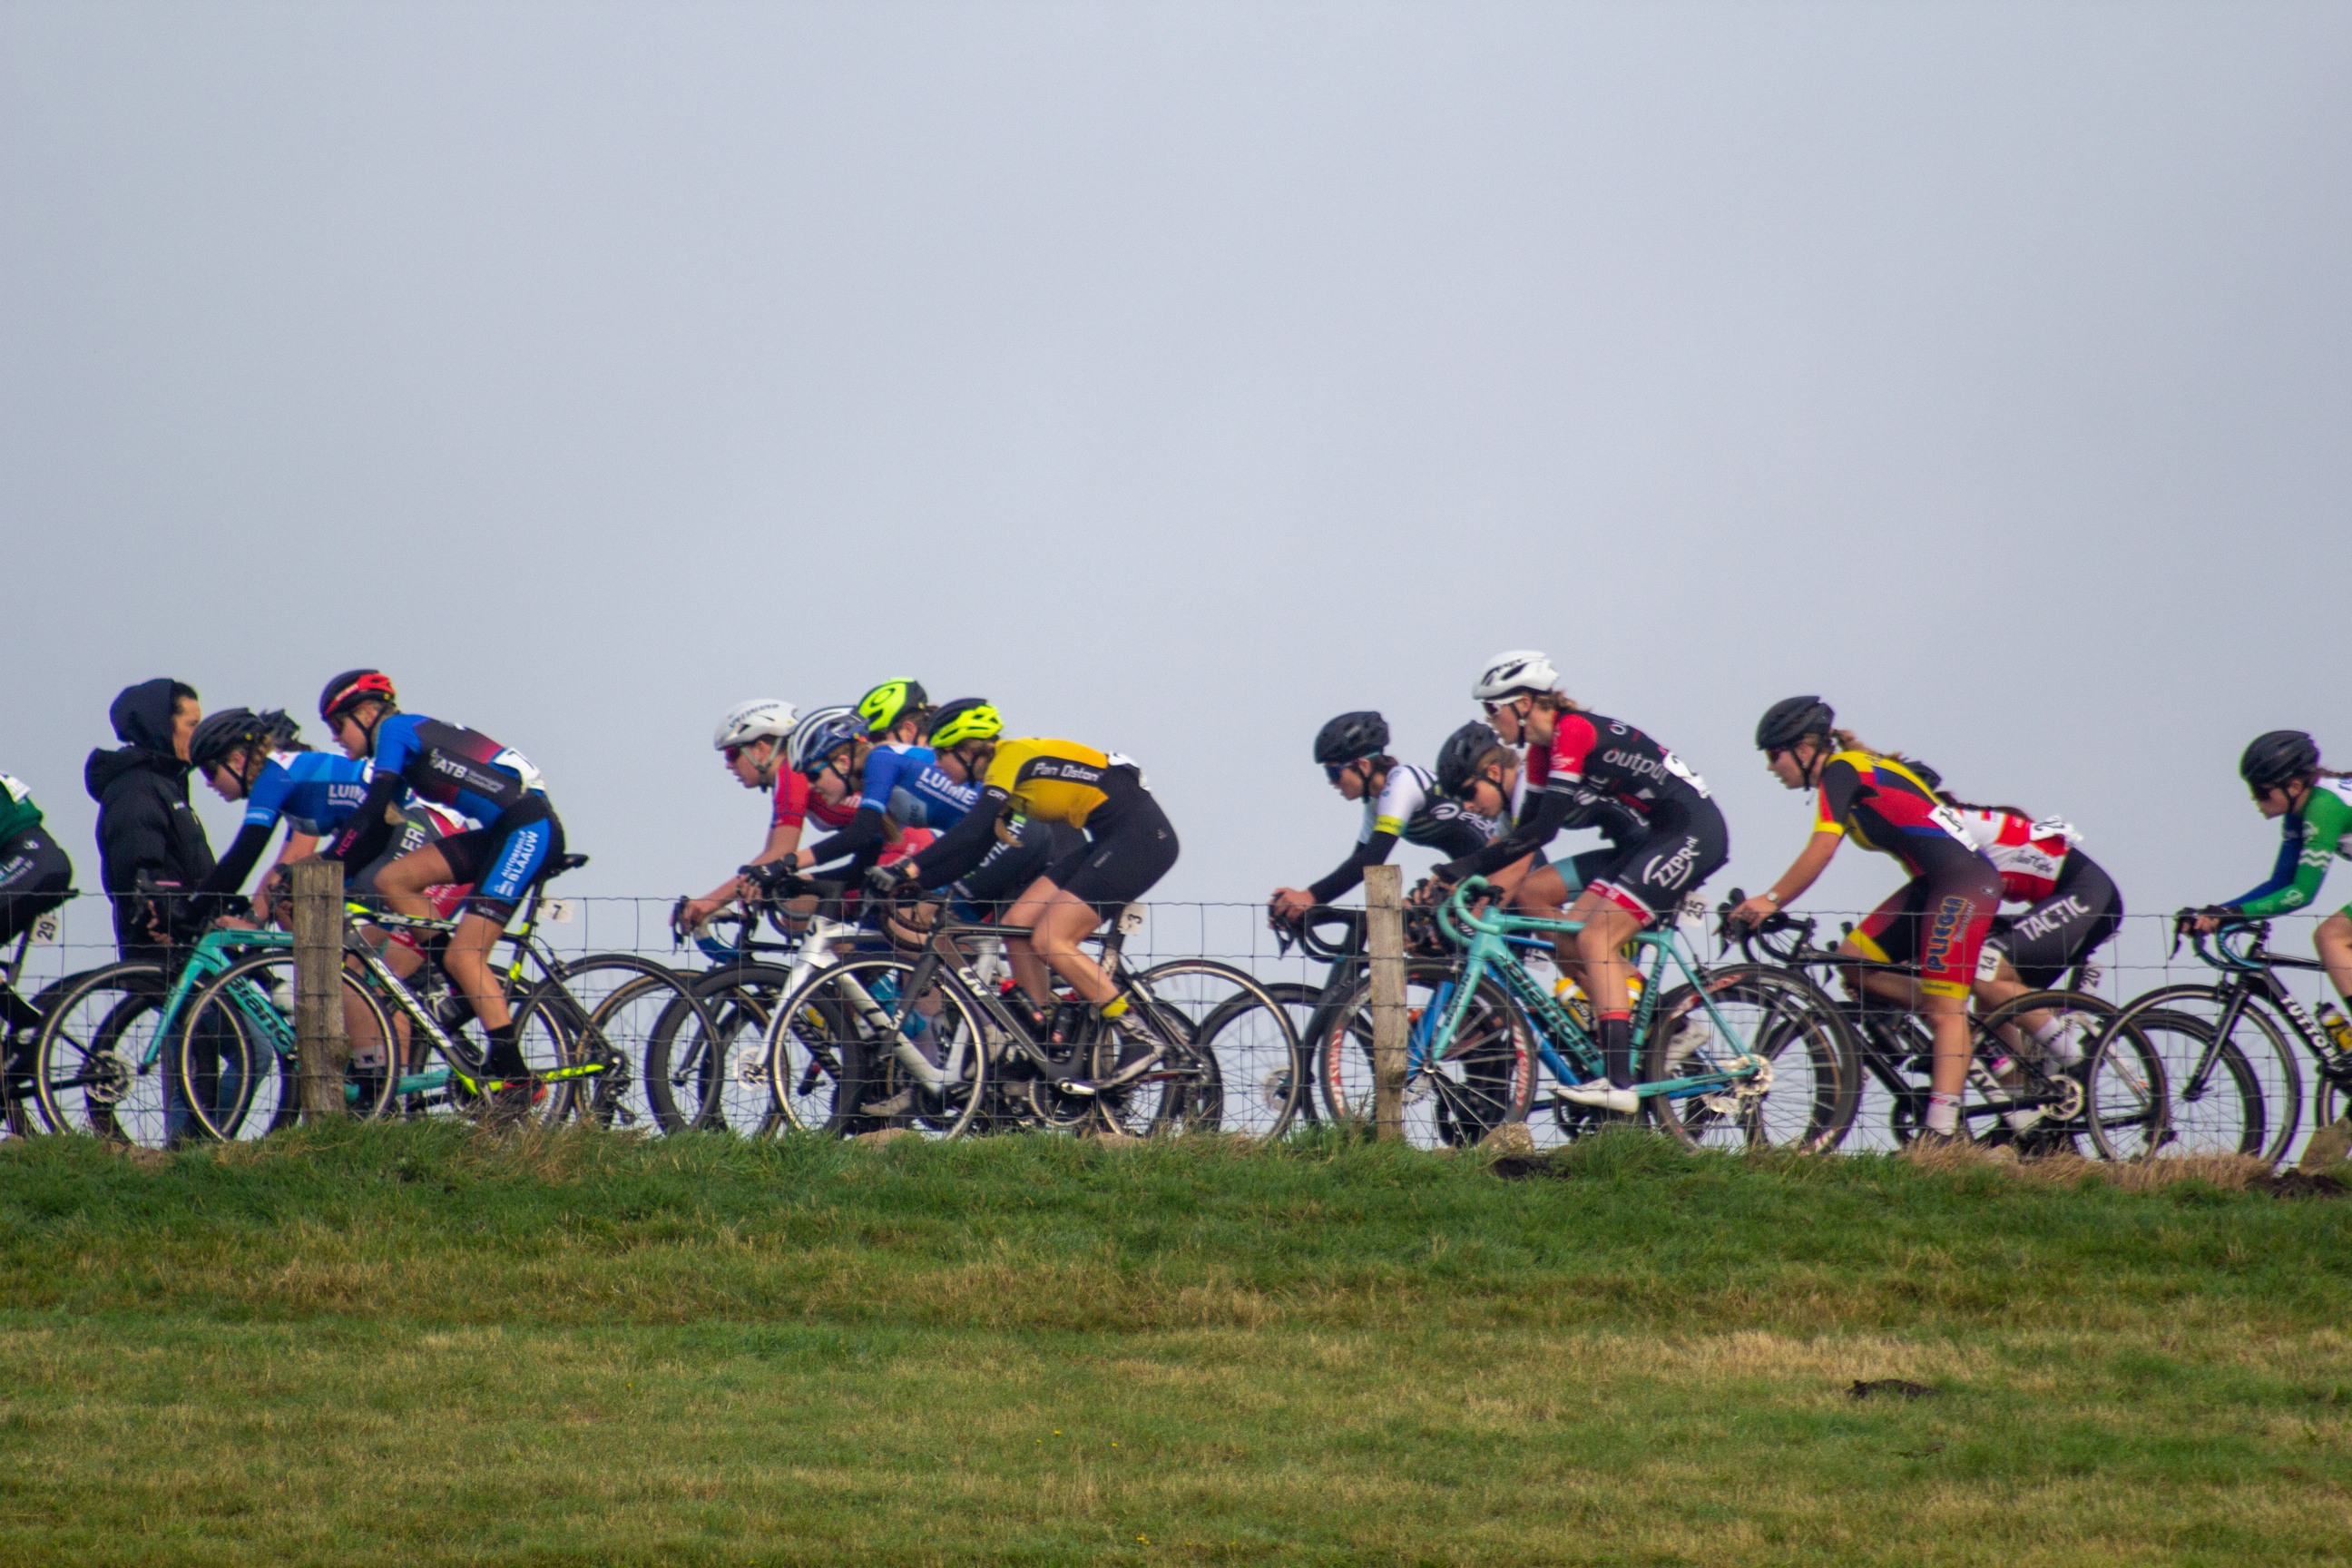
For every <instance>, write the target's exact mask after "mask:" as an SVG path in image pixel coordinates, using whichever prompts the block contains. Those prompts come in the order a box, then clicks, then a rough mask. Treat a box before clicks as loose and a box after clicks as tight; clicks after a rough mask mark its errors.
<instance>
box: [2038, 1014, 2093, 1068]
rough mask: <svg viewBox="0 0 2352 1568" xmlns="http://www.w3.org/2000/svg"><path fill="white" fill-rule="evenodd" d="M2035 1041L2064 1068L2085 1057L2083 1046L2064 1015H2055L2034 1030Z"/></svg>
mask: <svg viewBox="0 0 2352 1568" xmlns="http://www.w3.org/2000/svg"><path fill="white" fill-rule="evenodd" d="M2033 1043H2034V1044H2035V1045H2037V1046H2040V1047H2042V1051H2043V1052H2044V1053H2045V1054H2046V1055H2047V1056H2048V1057H2049V1058H2050V1059H2051V1060H2052V1061H2053V1062H2056V1063H2057V1064H2058V1065H2059V1066H2060V1067H2062V1068H2070V1067H2073V1066H2074V1064H2075V1063H2076V1062H2079V1061H2081V1060H2082V1059H2083V1047H2081V1045H2079V1044H2078V1043H2077V1042H2076V1038H2075V1035H2074V1030H2072V1029H2069V1028H2068V1027H2067V1026H2066V1020H2065V1019H2064V1018H2063V1017H2053V1018H2052V1019H2051V1020H2050V1021H2049V1022H2048V1023H2046V1024H2044V1025H2042V1027H2040V1028H2038V1029H2036V1030H2034V1031H2033Z"/></svg>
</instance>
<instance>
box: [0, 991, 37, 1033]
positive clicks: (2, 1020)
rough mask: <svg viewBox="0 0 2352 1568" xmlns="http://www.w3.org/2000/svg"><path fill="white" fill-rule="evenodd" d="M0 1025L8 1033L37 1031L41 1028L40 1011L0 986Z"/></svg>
mask: <svg viewBox="0 0 2352 1568" xmlns="http://www.w3.org/2000/svg"><path fill="white" fill-rule="evenodd" d="M0 1025H5V1026H7V1031H8V1032H10V1033H14V1032H15V1031H16V1030H18V1029H37V1028H39V1027H40V1026H41V1010H40V1009H39V1008H38V1007H36V1006H34V1005H32V1004H31V1003H30V1002H27V1001H26V1000H25V999H24V998H23V997H22V996H19V995H17V994H16V993H15V992H14V991H11V990H9V989H8V988H7V987H6V986H5V985H0Z"/></svg>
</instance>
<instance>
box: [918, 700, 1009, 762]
mask: <svg viewBox="0 0 2352 1568" xmlns="http://www.w3.org/2000/svg"><path fill="white" fill-rule="evenodd" d="M1003 733H1004V715H1003V714H1002V713H999V712H998V711H997V710H996V708H995V705H994V704H993V703H992V702H990V701H989V700H988V699H987V698H985V697H960V698H958V699H956V700H954V701H953V702H950V703H949V704H948V705H947V706H946V707H944V708H942V709H940V710H939V711H938V712H937V713H934V714H932V715H931V730H930V733H929V734H928V735H926V736H924V737H923V743H924V744H925V745H928V746H929V747H930V748H931V750H933V751H935V752H944V751H946V750H947V749H948V748H949V747H950V746H957V745H961V744H962V743H963V742H966V741H993V740H994V739H996V737H997V736H999V735H1002V734H1003Z"/></svg>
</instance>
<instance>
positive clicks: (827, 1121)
mask: <svg viewBox="0 0 2352 1568" xmlns="http://www.w3.org/2000/svg"><path fill="white" fill-rule="evenodd" d="M917 967H918V966H917V965H916V964H914V963H909V962H908V961H907V960H905V959H899V958H878V957H877V958H853V959H849V960H845V962H843V963H836V964H833V965H831V966H829V967H827V968H824V969H820V970H817V971H815V972H814V973H811V974H810V975H809V976H808V977H807V978H805V979H804V980H803V981H802V982H801V983H800V984H798V985H797V986H795V987H793V990H792V991H791V993H790V994H787V995H786V996H785V997H784V998H783V1000H782V1001H781V1002H779V1003H777V1004H776V1010H775V1016H773V1017H772V1018H770V1019H769V1021H768V1035H767V1038H768V1071H769V1074H770V1081H771V1082H772V1083H773V1084H774V1085H775V1097H776V1102H777V1104H778V1105H779V1107H780V1108H781V1109H782V1111H783V1113H784V1118H785V1122H786V1125H787V1126H789V1127H790V1128H792V1129H793V1130H796V1131H810V1132H816V1131H824V1132H829V1133H832V1134H834V1135H835V1136H836V1137H838V1136H842V1135H845V1134H846V1133H849V1132H853V1131H862V1130H865V1129H868V1128H871V1129H873V1130H876V1131H880V1130H882V1129H886V1128H905V1129H908V1130H909V1131H917V1132H920V1133H922V1134H924V1135H925V1136H926V1137H934V1138H955V1137H959V1136H961V1135H962V1134H963V1133H964V1132H966V1131H970V1130H971V1127H972V1125H973V1120H974V1118H975V1117H976V1116H978V1115H979V1114H980V1112H981V1111H982V1109H983V1108H984V1107H985V1106H986V1104H987V1102H988V1100H989V1092H988V1091H989V1084H990V1080H991V1079H992V1077H993V1076H994V1064H993V1063H992V1061H991V1060H990V1058H989V1051H988V1047H987V1043H986V1041H987V1030H986V1029H984V1028H983V1027H982V1017H981V1016H980V1014H979V1012H978V1011H977V1010H976V1009H975V1008H974V1007H973V1006H972V1005H971V1002H970V1000H969V999H968V998H966V997H965V996H964V995H963V994H962V992H961V989H959V988H958V986H957V984H955V982H954V979H953V976H952V974H951V973H950V971H948V970H945V969H943V968H940V967H939V966H937V965H931V966H928V967H929V974H930V976H931V978H930V979H929V980H928V981H926V982H924V983H923V984H922V986H921V988H920V990H919V992H914V991H912V987H913V986H914V985H915V976H916V969H917ZM917 1063H919V1064H920V1066H919V1067H918V1066H917V1065H916V1064H917ZM927 1079H928V1080H929V1081H928V1082H927V1081H925V1080H927ZM820 1105H822V1106H823V1107H824V1118H823V1120H821V1121H820V1120H818V1119H817V1117H816V1115H815V1111H816V1108H817V1107H818V1106H820Z"/></svg>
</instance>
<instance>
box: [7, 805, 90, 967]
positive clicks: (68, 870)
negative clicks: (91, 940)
mask: <svg viewBox="0 0 2352 1568" xmlns="http://www.w3.org/2000/svg"><path fill="white" fill-rule="evenodd" d="M72 886H73V861H72V860H71V859H70V858H68V856H67V854H66V852H65V851H64V850H63V849H60V848H59V847H58V841H57V840H56V839H54V838H52V837H49V836H48V833H47V830H45V829H43V828H39V827H28V828H26V830H25V831H24V832H22V833H20V834H18V835H16V837H14V838H11V839H10V840H8V842H7V843H6V844H5V845H0V942H14V941H16V938H18V937H20V936H22V935H24V934H25V931H26V929H27V928H29V927H30V926H31V925H32V923H33V922H34V921H37V920H39V919H40V918H41V917H42V916H43V915H45V914H47V913H48V912H49V911H50V910H54V909H56V908H57V907H58V905H60V904H62V903H64V902H65V901H66V889H68V888H70V887H72Z"/></svg>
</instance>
